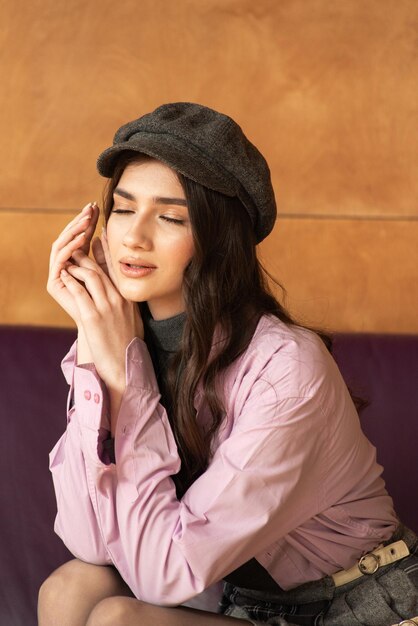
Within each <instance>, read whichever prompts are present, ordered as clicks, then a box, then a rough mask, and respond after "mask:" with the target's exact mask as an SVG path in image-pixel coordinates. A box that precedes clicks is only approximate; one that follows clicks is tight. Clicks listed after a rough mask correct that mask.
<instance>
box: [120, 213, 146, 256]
mask: <svg viewBox="0 0 418 626" xmlns="http://www.w3.org/2000/svg"><path fill="white" fill-rule="evenodd" d="M122 243H123V245H125V246H126V247H127V248H142V249H144V250H150V249H151V248H152V224H151V223H150V220H149V219H147V218H146V216H144V215H140V214H139V213H138V214H137V215H136V216H135V219H134V220H133V221H132V222H131V224H130V226H129V228H128V230H127V231H126V233H125V235H124V237H123V240H122Z"/></svg>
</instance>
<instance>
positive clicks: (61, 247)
mask: <svg viewBox="0 0 418 626" xmlns="http://www.w3.org/2000/svg"><path fill="white" fill-rule="evenodd" d="M81 228H82V227H81ZM85 236H86V234H85V231H82V232H79V233H78V234H74V235H73V234H68V236H66V237H65V238H63V239H61V240H60V241H58V240H57V241H56V242H55V243H54V244H53V248H52V251H51V256H50V261H49V272H50V274H51V277H53V278H57V277H58V276H59V272H60V271H61V269H62V268H63V267H64V265H65V263H67V262H68V261H70V259H71V256H72V255H73V253H74V252H75V251H76V250H77V249H78V248H80V246H82V245H83V243H84V241H85Z"/></svg>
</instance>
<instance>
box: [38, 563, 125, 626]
mask: <svg viewBox="0 0 418 626" xmlns="http://www.w3.org/2000/svg"><path fill="white" fill-rule="evenodd" d="M129 594H130V590H129V588H128V587H127V586H126V584H125V583H124V582H123V580H122V579H121V577H120V576H119V574H118V572H117V571H116V570H115V569H114V568H112V567H109V566H101V565H91V564H90V563H84V562H83V561H79V560H78V559H74V560H72V561H68V563H64V565H61V567H59V568H58V569H56V570H55V571H54V572H53V573H52V574H51V575H50V576H49V577H48V578H47V579H46V580H45V581H44V583H43V584H42V586H41V588H40V590H39V598H38V616H39V621H40V623H41V624H43V623H45V624H50V623H51V624H54V623H55V622H54V619H55V617H57V616H58V615H59V613H60V611H65V612H67V611H71V610H74V613H75V614H76V613H78V612H79V613H80V614H81V615H82V614H83V613H85V612H87V615H88V614H89V612H90V610H91V609H92V608H93V607H94V606H95V604H96V603H97V602H99V601H100V600H101V599H103V598H105V597H107V596H112V595H129ZM50 616H51V617H50ZM53 616H55V617H53ZM74 623H77V620H76V619H75V620H74Z"/></svg>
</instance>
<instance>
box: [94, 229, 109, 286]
mask: <svg viewBox="0 0 418 626" xmlns="http://www.w3.org/2000/svg"><path fill="white" fill-rule="evenodd" d="M91 248H92V250H93V256H94V258H95V259H96V261H97V263H98V265H99V266H100V267H101V268H102V270H103V272H105V274H107V275H108V276H109V268H108V266H107V263H106V257H105V254H104V250H103V245H102V242H101V241H100V239H99V237H95V238H94V239H93V241H92V244H91Z"/></svg>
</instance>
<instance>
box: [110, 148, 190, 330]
mask: <svg viewBox="0 0 418 626" xmlns="http://www.w3.org/2000/svg"><path fill="white" fill-rule="evenodd" d="M107 239H108V243H109V250H110V256H111V260H112V265H113V268H114V271H115V275H116V281H117V287H118V289H119V291H120V293H121V294H122V296H123V297H124V298H126V299H127V300H131V301H134V302H147V303H148V306H149V309H150V312H151V314H152V316H153V318H154V319H165V318H167V317H171V316H173V315H176V314H177V313H180V312H181V311H184V301H183V296H182V283H183V273H184V270H185V268H186V267H187V265H188V263H189V262H190V260H191V258H192V256H193V252H194V246H193V237H192V230H191V225H190V221H189V214H188V210H187V205H186V198H185V195H184V191H183V188H182V186H181V184H180V182H179V180H178V178H177V175H176V173H175V172H174V171H173V170H172V169H171V168H169V167H168V166H167V165H164V164H163V163H161V162H160V161H156V160H154V159H147V160H145V161H144V162H140V163H134V164H131V165H128V166H127V167H126V168H125V170H124V172H123V174H122V176H121V178H120V180H119V183H118V185H117V187H116V189H115V191H114V195H113V208H112V211H111V213H110V215H109V219H108V223H107Z"/></svg>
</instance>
